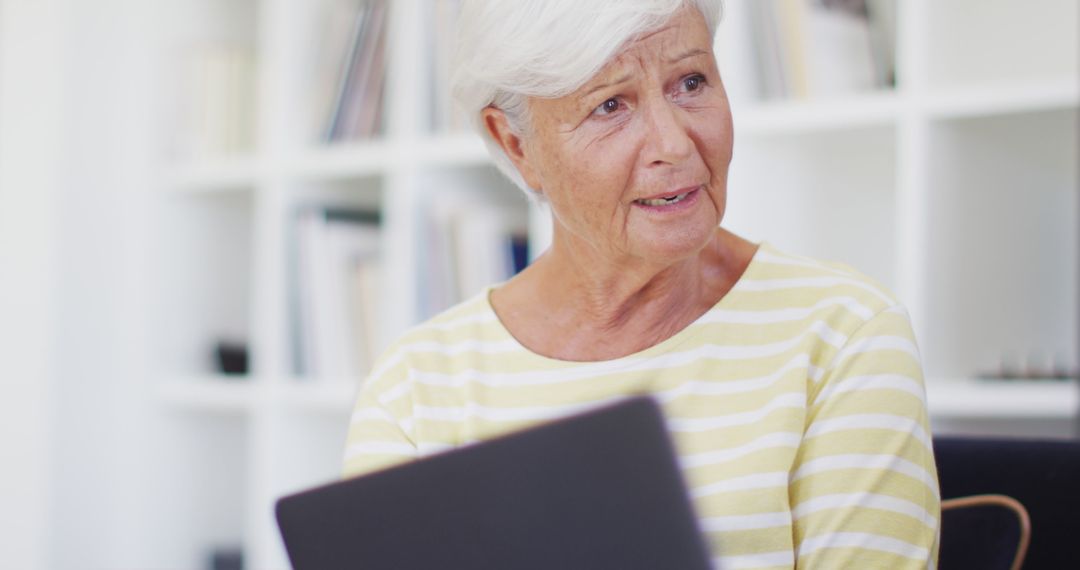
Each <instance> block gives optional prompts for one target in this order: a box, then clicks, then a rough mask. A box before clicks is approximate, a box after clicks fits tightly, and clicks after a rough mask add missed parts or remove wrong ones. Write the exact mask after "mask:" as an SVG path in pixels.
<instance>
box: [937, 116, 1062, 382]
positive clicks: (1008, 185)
mask: <svg viewBox="0 0 1080 570" xmlns="http://www.w3.org/2000/svg"><path fill="white" fill-rule="evenodd" d="M1076 120H1077V112H1076V110H1067V111H1047V112H1042V113H1025V114H1020V115H1003V116H997V117H991V118H979V119H964V120H955V121H947V122H940V123H934V124H932V125H931V129H930V132H929V133H928V136H929V147H928V149H927V156H928V157H929V162H928V169H929V171H928V178H927V180H928V187H927V189H926V196H927V201H928V203H927V210H926V215H927V218H926V220H925V226H926V228H927V240H926V243H928V244H932V247H931V249H930V250H929V251H927V252H926V262H925V264H924V275H925V279H926V282H925V283H926V287H925V289H926V291H927V306H926V307H925V310H926V312H925V314H926V315H927V319H928V322H926V323H922V326H921V327H920V328H921V330H923V331H924V333H923V334H924V336H925V338H920V344H921V346H922V347H923V349H924V350H923V356H924V363H925V365H926V367H927V370H928V372H929V373H930V374H932V375H935V376H948V377H968V376H975V375H978V374H980V373H984V372H986V371H993V370H995V369H996V368H998V367H999V366H1000V364H1001V363H1004V365H1005V366H1006V367H1011V366H1012V364H1010V363H1009V362H1007V361H1008V360H1010V359H1012V357H1011V356H1010V355H1015V354H1050V355H1060V356H1055V359H1057V360H1062V361H1061V362H1058V363H1056V364H1055V367H1057V368H1062V369H1067V370H1072V369H1075V368H1076V366H1077V362H1076V360H1075V359H1076V353H1075V349H1076V346H1077V329H1076V315H1077V310H1078V309H1077V297H1076V291H1077V287H1078V283H1077V263H1078V259H1080V258H1078V255H1080V251H1078V241H1080V235H1078V234H1077V217H1078V203H1077V202H1078V197H1077V193H1076V189H1077V185H1078V182H1080V180H1078V179H1077V177H1078V173H1077V170H1076V157H1077V153H1078V151H1080V148H1078V146H1077V137H1076V132H1075V124H1076Z"/></svg>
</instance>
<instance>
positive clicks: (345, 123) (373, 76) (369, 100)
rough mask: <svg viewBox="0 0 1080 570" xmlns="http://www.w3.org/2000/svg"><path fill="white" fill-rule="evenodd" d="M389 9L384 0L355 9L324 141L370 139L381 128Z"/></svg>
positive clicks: (341, 56) (361, 4) (327, 116)
mask: <svg viewBox="0 0 1080 570" xmlns="http://www.w3.org/2000/svg"><path fill="white" fill-rule="evenodd" d="M387 11H388V10H387V4H386V2H385V1H384V0H368V1H366V2H360V3H359V4H356V5H355V6H354V7H353V9H352V17H351V18H350V20H351V22H352V26H351V27H350V28H349V30H350V33H349V35H348V40H347V41H346V42H345V43H344V50H343V53H341V54H340V56H339V57H338V59H339V62H340V64H339V72H338V74H337V77H336V80H335V82H334V83H335V85H336V87H335V88H334V90H333V94H334V95H333V98H332V101H333V102H332V104H331V105H329V109H328V112H327V115H326V120H325V126H324V129H323V136H322V139H323V141H324V142H337V141H343V140H353V139H360V138H370V137H372V136H374V135H375V134H376V132H377V131H378V128H379V123H380V121H381V117H382V112H381V111H382V92H383V84H384V83H385V75H386V73H385V71H386V64H385V60H386V53H385V51H386V50H385V44H386V37H385V36H386V19H387ZM337 17H340V13H338V15H337ZM337 27H340V26H337Z"/></svg>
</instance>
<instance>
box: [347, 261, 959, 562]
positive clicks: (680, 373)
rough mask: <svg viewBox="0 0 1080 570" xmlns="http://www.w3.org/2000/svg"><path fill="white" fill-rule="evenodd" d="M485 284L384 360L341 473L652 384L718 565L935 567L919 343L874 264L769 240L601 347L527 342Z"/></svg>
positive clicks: (367, 386) (933, 495)
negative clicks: (650, 340)
mask: <svg viewBox="0 0 1080 570" xmlns="http://www.w3.org/2000/svg"><path fill="white" fill-rule="evenodd" d="M490 291H491V290H490V289H489V290H487V291H485V292H484V293H483V294H481V295H479V296H477V297H475V298H473V299H471V300H469V301H466V302H464V303H462V304H460V305H458V306H456V307H454V308H452V309H450V310H448V311H446V312H445V313H443V314H441V315H439V316H437V317H435V318H434V319H432V320H430V321H428V322H427V323H424V324H422V325H420V326H418V327H416V328H414V329H412V330H411V331H409V332H408V333H406V334H405V335H404V336H403V337H402V338H401V339H400V340H399V341H398V342H397V343H395V344H394V345H393V346H392V347H391V348H390V349H389V350H388V351H387V352H386V353H385V354H384V355H383V356H382V357H381V358H380V360H379V361H378V363H377V364H376V367H375V369H374V370H373V372H372V373H371V375H370V377H369V378H368V380H367V381H365V383H364V385H363V386H362V388H361V390H360V395H359V397H358V401H357V404H356V408H355V411H354V412H353V415H352V421H351V424H350V428H349V434H348V442H347V447H346V455H345V475H346V476H355V475H359V474H362V473H367V472H371V471H374V470H377V469H380V468H384V467H388V466H390V465H393V464H396V463H400V462H403V461H406V460H409V459H412V458H415V457H420V456H424V455H427V454H431V453H434V452H439V451H444V450H448V449H452V448H455V447H458V446H462V445H466V444H469V443H472V442H477V441H481V440H484V439H488V438H491V437H494V436H497V435H501V434H505V433H508V432H511V431H516V430H519V429H522V428H525V427H528V426H531V425H535V424H537V423H540V422H544V421H550V420H553V419H556V418H560V417H564V416H567V415H569V414H573V413H578V412H582V411H584V410H586V409H590V408H593V407H596V406H600V405H605V404H609V403H612V402H613V401H616V400H619V399H622V398H625V397H627V396H631V395H640V394H651V395H653V396H654V397H655V398H656V399H657V400H658V401H659V402H660V404H661V407H662V408H663V411H664V414H665V416H666V418H667V422H668V427H669V428H670V430H671V431H672V436H673V439H674V442H675V447H676V450H677V453H678V454H679V461H680V464H681V467H682V470H683V473H684V475H685V478H686V480H687V484H688V486H689V490H690V493H691V496H692V500H693V502H694V506H695V509H696V512H697V514H698V517H699V523H700V527H701V529H702V531H703V532H704V533H705V536H706V540H707V542H708V543H709V545H710V548H711V549H712V552H713V553H714V556H715V557H716V559H715V562H716V564H717V566H719V567H722V568H724V569H739V568H794V567H796V566H798V567H800V568H830V569H831V568H926V567H933V566H934V565H935V560H936V558H937V538H938V520H939V517H940V507H939V503H940V500H939V495H938V484H937V474H936V471H935V468H934V459H933V452H932V449H931V440H930V429H929V425H928V418H927V411H926V397H925V390H924V386H923V376H922V367H921V364H920V359H919V352H918V348H917V347H916V345H915V342H914V338H913V334H912V330H911V325H910V321H909V318H908V316H907V313H906V311H905V310H904V309H903V307H902V306H900V305H898V304H897V302H896V301H895V300H894V299H893V297H892V295H891V294H890V293H888V292H887V291H886V290H885V289H884V288H882V287H881V286H880V285H878V284H876V283H875V282H874V281H872V280H871V279H869V278H867V277H865V276H863V275H860V274H859V273H857V272H855V271H854V270H852V269H850V268H848V267H846V266H843V265H839V264H829V263H823V262H819V261H815V260H812V259H808V258H803V257H798V256H794V255H790V254H786V253H783V252H781V251H778V250H776V249H775V248H773V247H771V246H770V245H769V244H762V245H761V247H760V248H759V249H758V251H757V253H756V254H755V255H754V258H753V259H752V260H751V262H750V264H749V266H748V267H747V269H746V271H745V272H744V274H743V275H742V276H741V277H740V279H739V280H738V281H737V282H736V284H735V285H734V287H733V288H732V289H731V290H730V291H729V292H728V293H727V294H726V295H725V296H724V297H723V298H722V299H721V300H720V301H719V302H718V303H717V304H716V305H715V306H714V307H713V308H712V309H711V310H709V311H708V312H707V313H706V314H704V315H702V316H701V317H700V318H698V319H697V320H696V321H694V322H693V323H692V324H690V325H689V326H687V327H686V328H685V329H683V330H682V331H680V332H678V333H676V334H675V335H674V336H672V337H670V338H668V339H667V340H664V341H662V342H660V343H659V344H656V345H654V346H652V347H650V348H648V349H645V350H643V351H641V352H638V353H635V354H631V355H628V356H625V357H621V358H616V359H614V360H607V361H601V362H568V361H562V360H556V359H551V358H547V357H544V356H540V355H538V354H536V353H534V352H531V351H530V350H528V349H527V348H525V347H524V346H522V345H521V344H520V343H519V342H518V341H516V340H515V339H514V337H513V336H511V334H510V333H509V331H507V330H506V328H505V327H504V326H503V325H502V323H501V322H500V321H499V319H498V317H497V316H496V314H495V312H494V310H493V309H492V307H491V303H490V301H489V294H490Z"/></svg>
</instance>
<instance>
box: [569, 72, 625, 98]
mask: <svg viewBox="0 0 1080 570" xmlns="http://www.w3.org/2000/svg"><path fill="white" fill-rule="evenodd" d="M627 81H630V74H629V73H624V74H622V75H620V76H619V77H617V78H615V79H613V80H611V81H608V82H605V83H601V84H600V85H595V86H593V87H590V88H589V90H588V91H586V92H585V93H582V94H581V97H580V99H587V98H588V97H589V96H590V95H592V94H593V93H596V92H597V91H600V90H602V89H607V88H608V87H613V86H615V85H618V84H620V83H626V82H627Z"/></svg>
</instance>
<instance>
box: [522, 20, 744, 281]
mask: <svg viewBox="0 0 1080 570" xmlns="http://www.w3.org/2000/svg"><path fill="white" fill-rule="evenodd" d="M530 112H531V114H532V127H533V128H532V131H531V132H530V134H529V135H527V136H526V137H525V140H524V151H525V152H524V153H523V154H524V163H525V164H524V165H523V164H519V170H521V171H522V174H523V176H525V179H526V181H527V182H528V183H529V184H530V186H532V187H533V188H534V189H538V190H539V191H540V192H541V193H543V194H544V195H545V196H546V197H547V199H548V201H549V202H550V203H551V208H552V212H553V214H554V216H555V219H556V223H555V232H556V239H567V240H569V241H570V243H573V244H575V246H587V247H591V248H593V249H594V250H595V252H596V253H598V254H599V255H601V256H602V258H603V259H606V260H611V261H615V262H620V261H627V260H630V259H642V260H647V261H651V262H661V263H663V262H665V261H675V260H678V259H679V258H682V257H686V256H688V255H692V254H694V253H696V252H698V251H700V249H701V248H702V247H704V245H705V244H706V243H707V242H708V241H709V239H710V237H711V236H712V235H713V231H714V230H715V228H716V227H717V226H718V225H719V224H720V220H721V219H722V218H723V215H724V203H725V197H726V196H725V194H726V187H727V172H728V165H729V164H730V162H731V148H732V141H733V137H732V124H731V111H730V108H729V107H728V101H727V95H726V94H725V92H724V87H723V85H722V84H721V82H720V74H719V72H718V71H717V67H716V59H715V57H714V55H713V50H712V38H711V37H710V35H709V32H708V29H707V28H706V25H705V21H704V19H703V18H702V16H701V14H700V13H699V12H698V11H697V10H696V9H693V8H689V7H688V8H683V9H681V10H680V11H679V12H677V13H676V14H675V15H674V16H673V17H672V18H671V19H670V20H669V21H668V23H667V24H666V25H665V26H664V27H662V28H661V29H659V30H657V31H656V32H653V33H651V34H648V35H646V36H644V37H642V38H641V39H639V40H636V41H634V42H632V43H630V44H628V45H627V46H626V47H625V48H624V49H623V50H622V51H621V52H620V53H619V54H618V55H617V56H616V58H615V59H613V60H612V61H611V62H609V64H608V65H607V66H605V67H604V68H603V69H602V70H601V71H600V72H599V73H598V74H597V75H596V77H594V78H593V79H592V80H590V81H589V82H588V83H587V84H585V85H584V86H582V87H581V88H580V89H578V90H577V91H576V92H574V93H571V94H570V95H567V96H564V97H560V98H557V99H533V100H532V101H530ZM522 166H524V168H522Z"/></svg>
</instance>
